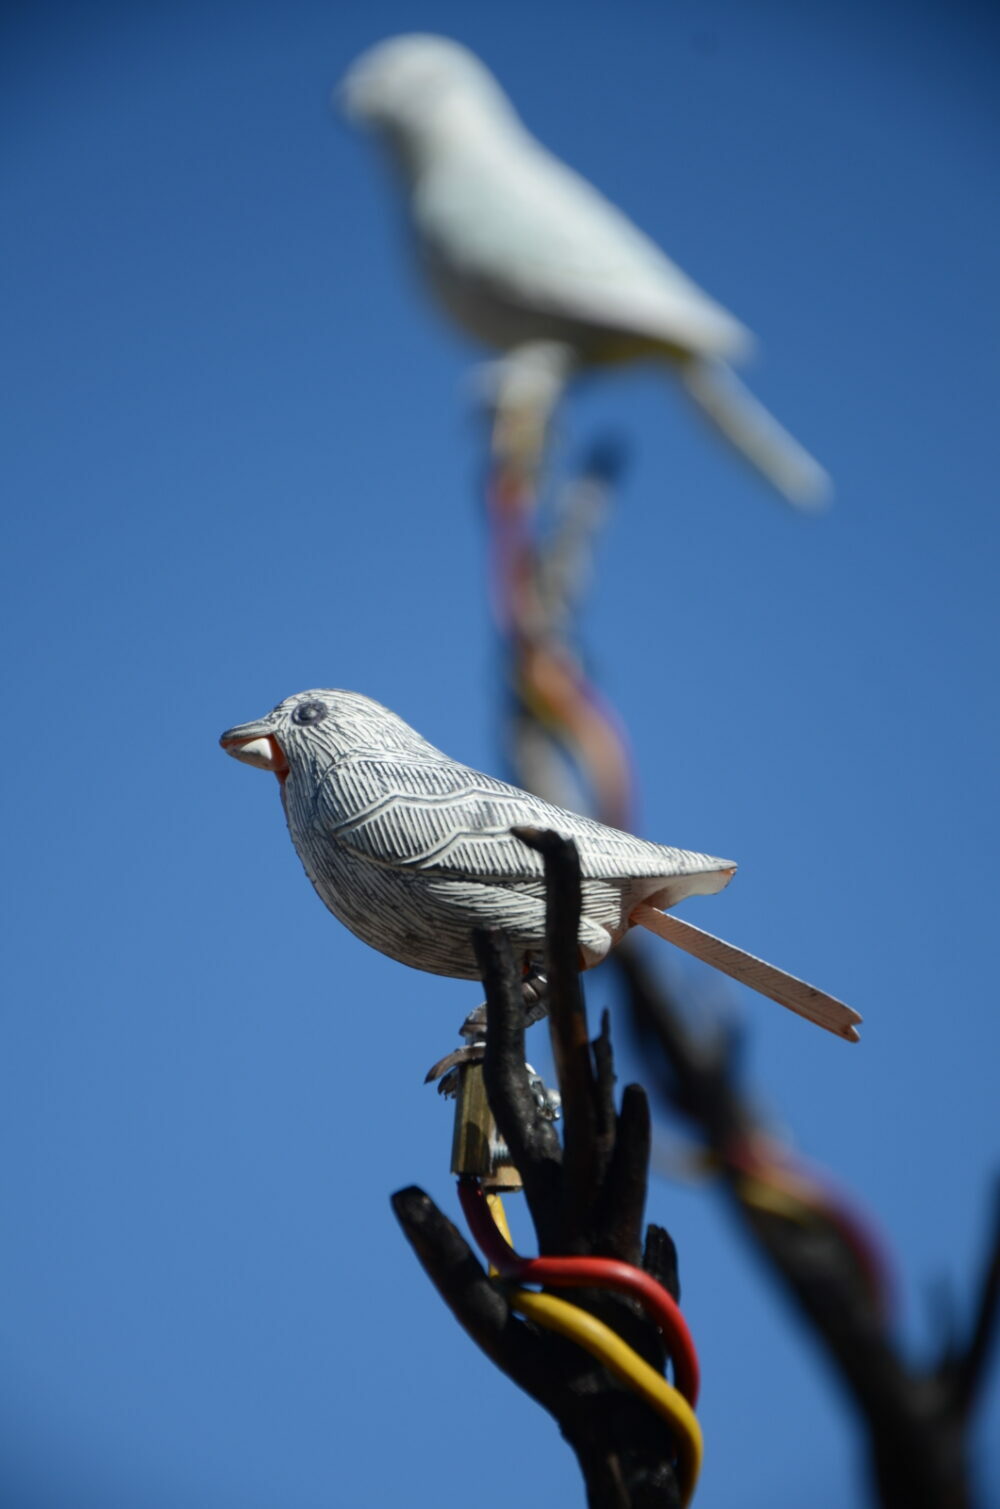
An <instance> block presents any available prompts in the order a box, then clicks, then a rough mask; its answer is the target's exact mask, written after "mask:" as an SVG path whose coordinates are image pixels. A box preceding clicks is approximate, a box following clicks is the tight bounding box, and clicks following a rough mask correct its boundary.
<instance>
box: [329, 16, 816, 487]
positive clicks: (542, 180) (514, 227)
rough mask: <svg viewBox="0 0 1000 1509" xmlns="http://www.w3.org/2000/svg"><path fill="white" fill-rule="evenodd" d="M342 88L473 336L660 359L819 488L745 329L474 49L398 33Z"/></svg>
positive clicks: (596, 355) (575, 356)
mask: <svg viewBox="0 0 1000 1509" xmlns="http://www.w3.org/2000/svg"><path fill="white" fill-rule="evenodd" d="M340 98H341V101H342V103H343V106H344V109H345V110H346V112H347V114H348V115H349V116H350V117H351V118H353V119H355V120H359V121H364V122H366V123H368V124H370V125H371V126H372V127H374V128H375V129H376V130H378V131H379V132H380V133H381V135H382V136H383V137H384V139H385V140H386V142H387V143H388V146H389V148H390V150H391V153H392V156H393V157H394V159H395V162H396V165H397V167H398V168H399V170H400V172H401V175H402V178H403V181H404V185H405V189H406V192H407V197H408V203H409V211H410V218H411V220H412V224H413V229H414V231H415V233H416V241H417V248H418V251H419V254H420V259H421V262H422V264H423V267H424V270H425V272H426V275H427V277H428V279H429V282H430V285H431V288H432V289H433V291H434V292H435V294H436V295H437V296H438V298H439V299H440V301H441V303H442V304H443V305H444V307H445V308H446V309H447V310H448V311H449V312H450V313H451V315H452V316H453V317H454V318H455V319H456V320H457V322H458V323H459V324H460V325H461V326H463V327H464V328H465V329H466V330H467V331H468V332H469V333H470V334H472V335H473V336H475V337H476V338H477V339H479V340H482V341H484V342H485V343H486V344H487V345H490V346H494V347H498V348H500V349H501V350H502V351H506V352H514V351H519V350H520V349H521V348H524V347H528V346H535V345H538V344H539V343H541V344H542V345H543V346H544V347H545V348H547V350H546V355H545V357H544V358H543V360H542V363H541V365H542V366H543V367H544V366H545V365H549V366H551V365H552V363H553V360H555V363H556V365H557V366H558V365H559V364H560V362H562V365H563V366H564V367H565V369H566V370H567V371H568V370H569V369H571V368H572V367H574V366H576V365H582V366H589V365H593V364H603V363H608V362H618V361H625V360H629V359H633V358H641V357H654V358H656V357H658V358H661V359H666V360H667V361H669V362H670V363H672V364H673V365H674V367H675V368H676V369H677V371H678V372H679V374H680V377H681V380H682V382H683V385H684V388H685V389H686V391H687V392H688V393H689V394H690V396H691V397H692V398H693V399H694V401H695V402H696V403H697V404H698V406H699V407H700V408H701V410H702V411H703V412H704V413H705V414H706V415H707V416H708V418H709V419H710V420H711V421H712V422H713V423H714V424H715V425H716V427H717V428H718V429H719V430H720V431H721V432H722V434H723V435H724V436H725V437H726V439H727V440H729V441H730V442H731V443H732V444H733V445H734V446H736V448H737V449H738V450H740V451H741V452H742V453H743V454H744V455H745V456H746V457H747V458H748V459H749V460H750V461H751V462H752V463H753V465H754V466H755V467H757V469H758V470H759V471H760V472H762V473H763V474H764V476H766V477H767V478H768V479H769V480H770V481H771V482H772V483H773V485H774V486H775V487H776V488H777V489H778V490H779V492H781V493H782V494H783V496H784V497H785V498H787V499H788V500H789V501H790V502H794V503H797V504H800V505H802V506H814V505H817V504H819V503H821V502H823V501H824V500H825V497H826V495H827V493H828V487H829V479H828V478H827V475H826V473H825V472H824V471H823V469H822V467H820V466H819V465H818V464H817V462H815V461H814V460H813V459H812V457H811V456H810V455H809V454H808V453H807V452H806V451H805V450H803V448H802V447H801V446H800V445H799V444H798V442H797V441H795V440H793V439H792V437H791V436H790V435H789V434H788V433H787V432H786V431H785V430H784V429H783V428H782V427H781V425H779V424H778V422H777V421H776V420H775V419H774V418H772V416H771V415H770V414H768V412H767V411H766V410H765V409H764V408H763V407H762V406H761V405H760V404H759V403H758V402H757V400H756V399H755V398H753V397H752V396H751V395H750V394H749V393H748V392H747V391H746V389H745V388H743V386H742V385H741V384H740V382H739V381H738V379H737V378H736V376H735V374H734V373H733V371H732V370H731V368H730V367H729V366H728V365H727V362H728V361H729V359H731V358H733V357H738V356H740V355H742V354H743V353H744V352H745V351H746V350H747V348H748V347H749V346H750V344H751V337H750V335H749V332H748V331H747V330H746V329H745V328H744V327H743V326H742V325H741V324H740V323H739V322H738V321H737V320H736V319H734V318H733V316H732V315H731V314H729V313H727V311H726V310H725V309H723V308H722V307H721V305H719V304H717V303H715V301H714V300H713V299H711V298H709V296H708V295H707V294H705V293H703V292H702V290H701V289H700V288H699V287H698V286H697V285H696V284H695V283H693V282H692V281H691V279H690V278H688V277H686V276H685V274H684V273H682V272H681V270H680V268H678V267H676V266H675V264H674V263H673V262H671V261H670V259H669V258H668V257H667V256H665V254H664V253H663V252H662V251H661V250H660V249H659V247H658V246H656V244H655V243H654V242H653V241H651V240H650V239H649V237H648V236H646V235H644V234H643V232H642V231H640V230H639V229H638V228H637V227H636V226H635V225H633V224H632V222H631V221H630V220H629V219H627V217H626V216H625V215H623V214H622V213H621V211H620V210H618V209H616V208H615V206H614V205H613V204H611V203H610V202H609V201H608V200H607V199H605V198H604V196H603V195H602V194H600V193H599V192H598V190H597V189H595V188H593V187H592V186H591V185H590V184H589V183H587V182H586V181H585V180H584V179H583V178H581V177H580V176H579V175H578V174H577V173H575V172H574V171H573V170H572V169H571V168H569V167H567V166H566V165H565V164H564V163H562V162H560V161H559V160H558V159H557V158H555V157H553V156H552V154H551V153H550V152H548V151H546V149H545V148H544V147H543V146H542V145H541V144H540V143H539V142H537V141H536V140H535V139H534V137H533V136H531V135H530V134H529V132H528V131H527V130H526V129H525V127H524V126H523V125H522V124H521V121H520V120H519V119H518V117H517V115H516V114H515V112H514V109H513V106H512V105H511V103H510V101H509V100H508V99H507V97H506V95H505V94H504V93H503V91H502V90H501V88H500V86H499V84H498V83H497V81H496V80H495V79H494V77H493V76H492V74H491V73H490V72H489V71H488V70H487V69H486V68H485V67H484V65H483V64H482V63H481V62H480V61H479V59H478V58H477V57H475V56H474V54H473V53H471V52H470V51H469V50H468V49H467V48H465V47H462V46H461V45H460V44H459V43H457V42H453V41H450V40H449V39H448V38H446V37H435V36H428V35H421V34H415V35H412V36H399V37H391V38H389V39H388V40H387V41H385V42H381V43H379V44H378V45H377V46H375V47H373V48H371V49H370V50H369V51H368V52H366V53H364V54H363V55H362V56H361V57H360V58H359V59H358V60H357V62H356V63H355V64H354V65H353V66H352V68H351V69H350V70H349V72H348V74H347V76H346V78H345V79H344V81H343V84H342V85H341V89H340ZM559 352H561V353H562V356H561V357H560V356H559V355H558V354H557V355H556V356H555V358H553V353H559Z"/></svg>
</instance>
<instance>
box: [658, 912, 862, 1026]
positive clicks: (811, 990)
mask: <svg viewBox="0 0 1000 1509" xmlns="http://www.w3.org/2000/svg"><path fill="white" fill-rule="evenodd" d="M631 920H632V921H633V922H635V923H638V925H639V926H640V927H645V928H648V929H649V931H650V932H651V933H656V934H657V936H658V937H660V938H666V939H667V941H668V942H669V943H673V944H675V945H676V946H677V947H678V948H682V949H683V950H684V952H685V953H688V954H693V955H694V957H695V958H696V959H703V960H704V962H705V963H706V964H711V965H712V966H713V967H714V968H715V969H721V971H722V973H723V974H725V975H730V976H731V977H732V979H734V980H739V982H740V984H741V985H749V986H750V989H751V990H756V991H759V992H760V994H761V995H763V996H768V997H769V999H770V1000H772V1001H777V1002H778V1005H779V1006H787V1007H788V1009H789V1011H797V1012H798V1014H799V1016H804V1017H808V1018H809V1020H810V1022H815V1023H816V1025H817V1026H818V1027H825V1028H826V1030H827V1032H834V1033H836V1035H837V1036H838V1037H843V1038H846V1039H847V1041H848V1042H849V1043H856V1042H857V1041H858V1033H857V1028H856V1023H858V1022H860V1021H861V1017H860V1016H859V1015H858V1013H857V1012H856V1011H855V1010H853V1008H852V1007H850V1006H845V1005H844V1003H843V1001H838V1000H837V999H836V998H835V997H834V996H828V995H827V994H826V992H825V991H823V990H817V989H816V987H815V986H814V985H807V984H806V982H805V981H804V980H800V979H798V978H797V977H796V976H795V975H789V974H786V973H785V971H784V970H783V969H778V968H777V967H776V966H775V965H774V964H765V963H764V960H763V959H758V958H756V956H755V955H754V954H748V953H745V952H744V951H743V949H742V948H736V947H735V946H734V945H733V944H732V943H724V942H723V941H722V939H721V938H716V937H715V936H714V934H712V933H706V932H703V931H702V929H701V928H700V927H692V925H691V923H690V922H682V921H681V920H680V918H679V917H670V916H667V915H666V913H664V912H659V911H657V910H656V908H655V907H652V906H647V905H645V903H643V904H642V905H641V906H637V907H636V908H635V910H634V911H633V913H632V918H631Z"/></svg>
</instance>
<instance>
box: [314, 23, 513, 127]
mask: <svg viewBox="0 0 1000 1509" xmlns="http://www.w3.org/2000/svg"><path fill="white" fill-rule="evenodd" d="M334 100H335V102H336V103H337V104H338V105H339V106H340V108H341V109H342V110H343V112H344V114H345V115H347V117H348V118H349V119H350V120H352V121H360V122H363V123H364V124H366V125H369V126H372V127H374V128H375V129H377V130H380V131H382V132H384V133H385V134H386V135H387V136H388V137H390V139H393V140H395V141H396V142H397V143H399V142H400V141H405V140H406V139H407V138H410V137H413V136H419V135H421V134H423V133H424V132H426V131H427V130H429V129H432V128H433V127H434V126H435V125H437V126H439V127H444V128H445V129H447V130H452V129H456V128H457V120H456V118H455V117H456V113H457V114H461V115H462V117H463V118H464V117H466V116H468V114H469V112H470V111H471V113H472V114H473V116H475V115H496V114H500V115H503V116H508V117H510V118H511V119H514V118H515V117H514V112H513V110H512V108H511V106H510V104H509V102H508V100H507V97H506V95H505V94H504V93H503V90H502V89H501V88H500V86H499V84H498V83H497V81H496V79H495V78H494V77H493V75H492V74H491V73H490V71H489V69H488V68H487V67H486V66H485V65H484V64H483V63H481V62H480V61H479V59H478V58H477V57H476V55H475V53H473V52H470V51H469V49H468V48H467V47H463V46H462V44H461V43H460V42H453V41H452V40H451V39H450V38H449V37H436V36H432V35H430V34H429V33H423V32H414V33H411V34H409V35H405V36H399V37H389V38H388V39H387V40H386V41H384V42H379V43H377V44H376V45H375V46H374V47H371V48H369V49H368V51H367V52H365V53H362V55H361V57H360V58H358V59H357V60H356V61H355V62H354V63H353V64H352V65H351V67H350V69H349V70H348V72H347V73H346V75H345V76H344V78H343V80H342V81H341V83H340V85H339V87H338V88H337V90H336V92H335V95H334ZM449 123H450V124H449Z"/></svg>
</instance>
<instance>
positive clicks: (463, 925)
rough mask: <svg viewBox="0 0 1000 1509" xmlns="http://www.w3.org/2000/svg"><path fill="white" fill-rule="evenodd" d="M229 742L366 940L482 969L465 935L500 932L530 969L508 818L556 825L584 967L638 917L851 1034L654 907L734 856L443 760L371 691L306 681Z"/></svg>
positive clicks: (313, 871)
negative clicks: (280, 807)
mask: <svg viewBox="0 0 1000 1509" xmlns="http://www.w3.org/2000/svg"><path fill="white" fill-rule="evenodd" d="M220 743H221V744H222V746H223V748H224V749H225V750H226V751H227V752H228V753H229V754H231V755H233V756H234V757H235V758H236V759H238V760H243V761H245V762H246V763H247V764H248V765H257V766H259V767H261V768H263V769H265V770H271V771H273V772H274V774H275V775H276V776H277V777H278V780H279V782H280V785H281V795H282V801H283V804H284V808H285V815H286V817H287V820H288V830H289V832H290V834H291V836H292V842H293V843H294V845H295V848H296V850H297V851H298V855H299V858H300V859H301V860H302V863H303V865H304V866H305V871H306V874H307V875H308V876H309V879H310V880H311V881H312V883H313V885H314V886H315V888H316V890H317V891H318V893H319V895H320V898H321V899H322V901H323V902H324V903H325V904H326V905H327V906H328V907H329V909H330V911H331V912H333V914H334V916H335V917H338V918H339V919H340V921H341V922H343V923H344V924H345V925H346V926H347V927H349V928H350V930H351V932H353V933H355V934H356V935H357V936H358V937H359V938H361V939H362V940H363V941H364V942H365V943H368V944H370V945H371V947H372V948H376V949H378V950H379V951H380V952H381V953H384V954H388V955H389V956H390V957H391V958H393V959H398V960H400V962H401V963H403V964H410V965H412V966H413V967H414V968H415V969H424V970H427V971H429V972H430V973H431V974H439V975H451V976H454V977H456V978H458V979H475V978H476V977H477V976H478V969H477V966H476V960H475V955H474V953H473V948H472V939H471V933H472V929H473V928H476V927H501V928H503V929H504V931H505V932H506V933H507V935H508V937H509V938H510V941H511V943H512V945H513V946H514V948H515V949H516V950H517V951H518V953H519V954H520V955H521V956H522V958H523V959H524V961H525V963H526V964H528V963H532V962H534V961H537V960H538V959H540V958H541V956H542V954H543V952H544V947H545V881H544V866H543V861H542V859H541V857H540V856H539V855H538V854H537V853H536V852H535V851H534V850H533V849H530V848H528V847H527V845H525V844H523V843H521V842H520V840H519V839H518V838H517V837H516V836H515V835H514V834H513V833H512V832H511V829H512V828H517V827H522V826H523V827H535V828H549V829H553V830H555V831H556V832H558V833H560V834H561V835H563V836H564V837H568V838H572V839H573V840H574V841H575V843H576V846H577V849H578V852H579V855H580V868H581V875H582V917H581V921H580V932H579V945H580V958H581V966H582V967H583V968H585V969H589V968H590V967H591V966H592V965H594V964H599V963H600V961H601V960H602V959H603V958H604V956H605V955H606V954H607V953H608V951H609V949H611V948H612V947H613V946H614V944H616V943H617V942H619V941H620V939H621V938H623V937H624V935H625V934H626V933H627V932H628V930H629V928H630V927H632V926H633V924H636V923H638V924H639V925H641V926H643V927H646V928H649V929H650V930H651V931H653V932H656V933H660V934H661V935H662V936H664V937H666V938H668V939H670V941H671V942H673V943H676V944H678V945H679V946H680V947H681V948H683V949H686V950H687V952H689V953H692V954H694V955H695V956H696V957H698V958H702V959H704V960H706V961H707V962H708V963H709V964H713V965H715V967H716V968H718V969H721V970H723V971H725V972H726V973H727V974H730V975H732V976H734V978H736V979H739V980H742V981H743V982H744V983H745V984H747V985H750V986H752V988H753V989H755V990H758V991H760V992H761V993H762V994H763V995H767V996H770V997H771V998H772V999H773V1000H775V1001H778V1002H780V1003H781V1004H782V1005H784V1006H788V1007H789V1008H790V1009H791V1010H793V1011H797V1012H799V1013H800V1014H801V1015H803V1016H806V1017H809V1018H810V1020H812V1021H814V1022H817V1023H818V1024H819V1025H820V1026H821V1027H826V1028H827V1029H828V1030H829V1031H831V1032H835V1033H837V1034H838V1035H839V1036H841V1037H844V1038H847V1039H848V1040H849V1041H856V1040H857V1032H856V1031H855V1025H854V1024H855V1023H856V1022H859V1021H860V1020H861V1018H860V1017H859V1016H858V1014H857V1012H856V1011H852V1010H851V1008H850V1007H849V1006H845V1005H844V1004H843V1003H842V1002H840V1001H837V1000H834V998H833V997H832V996H828V995H825V994H824V993H823V992H821V991H818V990H815V989H814V988H813V987H812V986H810V985H806V984H805V983H804V982H803V981H801V980H798V979H796V978H795V977H794V976H792V975H788V974H785V972H784V971H783V970H779V969H776V968H775V967H774V966H773V965H770V964H765V963H764V962H763V961H762V960H760V959H756V958H754V956H753V955H752V954H746V953H744V952H743V951H742V950H741V949H737V948H734V947H733V945H732V944H729V943H723V942H722V940H721V939H719V938H714V937H713V936H712V935H711V934H710V933H705V932H702V931H701V929H700V928H695V927H692V926H691V925H690V923H685V922H681V921H679V920H678V919H677V918H673V917H666V916H664V914H663V911H662V910H661V908H665V907H671V906H674V905H675V904H676V903H677V902H678V901H682V900H684V898H685V897H687V896H697V895H706V894H710V893H712V892H713V891H721V890H722V888H723V886H726V885H728V883H729V881H730V880H731V879H732V876H733V873H734V871H735V868H736V867H735V865H734V864H732V863H731V861H729V860H726V859H713V858H712V857H711V856H710V855H708V854H692V853H689V852H687V851H686V850H684V849H672V848H666V847H664V846H663V845H662V844H653V843H647V842H646V841H645V840H643V839H640V838H634V837H633V836H632V835H631V834H630V833H621V832H619V831H618V830H617V829H615V828H608V827H605V825H604V824H603V823H598V822H595V821H594V820H593V819H592V818H587V817H580V816H579V815H577V814H576V813H573V812H567V811H565V810H564V809H563V808H561V807H556V806H554V805H553V804H552V803H550V802H545V801H542V799H541V798H540V797H537V796H532V795H530V794H529V793H528V792H527V791H520V790H518V788H517V787H516V786H509V785H507V783H506V782H505V781H499V780H497V779H496V778H495V777H493V776H489V775H483V774H482V773H481V772H480V771H477V770H471V769H470V768H469V767H468V766H467V765H460V764H458V763H457V761H455V760H450V759H449V758H448V756H447V755H445V754H442V753H441V751H440V750H439V749H435V748H434V746H433V745H431V744H428V742H427V740H426V739H423V738H421V736H420V735H419V734H418V733H417V732H416V731H415V730H414V729H412V728H411V727H410V726H409V724H408V723H404V721H403V719H402V718H399V717H397V716H396V714H395V713H392V712H390V711H389V710H388V708H385V707H382V706H381V704H380V703H378V702H373V701H372V699H371V698H370V697H363V696H361V695H360V694H359V693H357V692H345V691H308V692H299V693H297V694H296V695H295V696H293V697H287V698H286V699H285V701H284V702H280V703H279V704H278V706H277V707H276V708H274V710H273V711H272V712H270V713H268V714H267V716H266V717H264V718H261V719H259V720H258V721H257V722H254V723H243V724H240V725H239V726H238V727H236V728H230V729H228V730H227V731H226V733H224V734H223V735H222V737H221V740H220Z"/></svg>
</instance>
